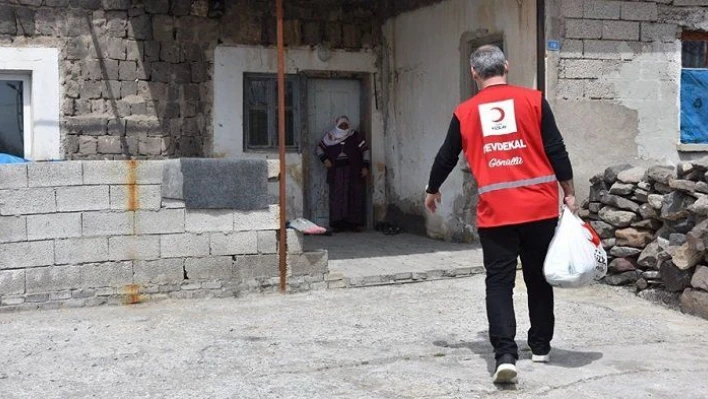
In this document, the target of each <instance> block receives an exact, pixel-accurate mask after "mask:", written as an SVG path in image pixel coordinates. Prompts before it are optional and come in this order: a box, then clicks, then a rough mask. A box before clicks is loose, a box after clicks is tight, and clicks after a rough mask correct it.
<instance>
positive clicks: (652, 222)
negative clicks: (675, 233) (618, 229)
mask: <svg viewBox="0 0 708 399" xmlns="http://www.w3.org/2000/svg"><path fill="white" fill-rule="evenodd" d="M663 225H664V224H663V223H661V221H660V220H657V219H645V220H641V221H639V222H636V223H632V225H631V226H630V227H635V228H637V229H646V230H652V231H656V230H659V229H660V228H661V227H662V226H663Z"/></svg>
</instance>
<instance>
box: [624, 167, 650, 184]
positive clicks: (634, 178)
mask: <svg viewBox="0 0 708 399" xmlns="http://www.w3.org/2000/svg"><path fill="white" fill-rule="evenodd" d="M646 173H647V170H646V169H645V168H641V167H635V168H631V169H626V170H623V171H621V172H619V173H618V174H617V180H619V181H620V182H622V183H626V184H637V183H639V182H640V181H642V178H644V175H645V174H646Z"/></svg>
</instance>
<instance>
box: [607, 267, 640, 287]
mask: <svg viewBox="0 0 708 399" xmlns="http://www.w3.org/2000/svg"><path fill="white" fill-rule="evenodd" d="M640 277H641V273H640V272H639V271H636V270H634V271H628V272H624V273H622V274H613V275H608V276H605V278H604V281H605V283H606V284H609V285H614V286H620V285H628V284H634V283H635V282H636V281H637V280H639V278H640Z"/></svg>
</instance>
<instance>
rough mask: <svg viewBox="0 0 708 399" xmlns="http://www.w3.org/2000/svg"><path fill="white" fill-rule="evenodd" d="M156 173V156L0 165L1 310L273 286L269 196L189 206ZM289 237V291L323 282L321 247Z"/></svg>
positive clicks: (274, 214) (159, 165)
mask: <svg viewBox="0 0 708 399" xmlns="http://www.w3.org/2000/svg"><path fill="white" fill-rule="evenodd" d="M162 181H163V162H162V161H66V162H49V163H30V164H22V165H0V226H2V227H1V228H0V309H4V310H6V311H7V310H14V309H34V308H57V307H61V306H86V305H98V304H104V303H135V302H140V301H143V300H149V299H155V298H161V297H168V296H169V297H178V298H181V297H195V296H215V297H225V296H234V295H239V294H240V293H242V292H247V291H262V290H275V289H277V285H278V282H279V278H278V276H279V269H278V255H277V248H278V245H279V243H278V234H277V230H278V228H279V223H278V207H277V206H275V205H273V206H271V207H270V209H269V210H265V211H256V212H238V211H230V210H200V209H185V205H184V202H181V201H173V200H172V201H171V200H163V198H162V195H161V184H162ZM287 245H288V252H289V255H288V268H289V271H288V273H289V280H288V282H289V284H290V290H303V289H311V288H324V287H325V283H324V274H325V273H326V268H327V254H326V252H314V253H303V248H302V237H301V236H298V235H297V234H295V233H293V232H291V231H289V237H288V243H287Z"/></svg>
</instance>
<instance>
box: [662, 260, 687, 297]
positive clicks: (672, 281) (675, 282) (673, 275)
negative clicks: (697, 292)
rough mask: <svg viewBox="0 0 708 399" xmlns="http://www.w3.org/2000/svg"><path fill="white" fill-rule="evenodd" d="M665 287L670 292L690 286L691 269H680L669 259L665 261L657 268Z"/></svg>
mask: <svg viewBox="0 0 708 399" xmlns="http://www.w3.org/2000/svg"><path fill="white" fill-rule="evenodd" d="M659 273H661V278H662V280H663V281H664V285H665V286H666V289H667V290H668V291H671V292H680V291H683V290H684V289H686V288H688V287H690V286H691V278H692V277H693V269H692V268H691V269H686V270H682V269H679V268H678V267H676V265H674V264H673V262H671V261H665V262H663V263H662V264H661V268H660V269H659Z"/></svg>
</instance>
